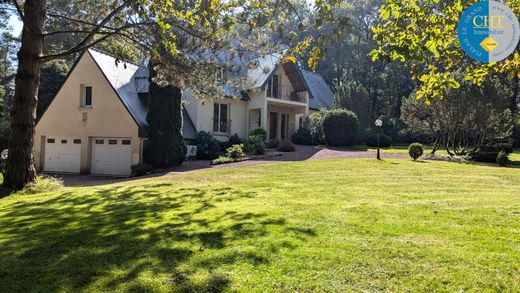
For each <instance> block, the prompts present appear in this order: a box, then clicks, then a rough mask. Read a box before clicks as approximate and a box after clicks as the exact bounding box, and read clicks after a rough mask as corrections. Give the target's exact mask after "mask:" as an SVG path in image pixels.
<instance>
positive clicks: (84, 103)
mask: <svg viewBox="0 0 520 293" xmlns="http://www.w3.org/2000/svg"><path fill="white" fill-rule="evenodd" d="M81 107H85V108H90V107H92V86H90V85H82V86H81Z"/></svg>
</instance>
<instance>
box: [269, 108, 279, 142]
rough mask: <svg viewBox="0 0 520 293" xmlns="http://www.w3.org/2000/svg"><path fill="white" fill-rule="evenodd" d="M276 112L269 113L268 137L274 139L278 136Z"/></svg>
mask: <svg viewBox="0 0 520 293" xmlns="http://www.w3.org/2000/svg"><path fill="white" fill-rule="evenodd" d="M277 133H278V113H275V112H271V113H269V139H276V138H277V137H278V135H277Z"/></svg>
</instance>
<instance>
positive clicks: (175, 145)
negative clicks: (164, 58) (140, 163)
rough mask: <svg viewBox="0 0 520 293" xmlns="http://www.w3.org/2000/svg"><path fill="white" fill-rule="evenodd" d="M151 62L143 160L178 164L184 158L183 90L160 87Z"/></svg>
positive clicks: (157, 163) (152, 163)
mask: <svg viewBox="0 0 520 293" xmlns="http://www.w3.org/2000/svg"><path fill="white" fill-rule="evenodd" d="M155 62H156V60H155V61H152V62H151V63H150V77H149V83H150V98H149V99H150V103H149V108H150V109H149V110H148V114H147V116H146V121H147V122H148V126H149V127H148V143H147V151H146V153H145V155H146V159H145V161H146V162H147V163H149V164H151V165H152V166H154V167H167V166H177V165H180V164H182V162H183V161H184V160H185V159H186V145H184V138H183V137H182V111H181V107H179V105H180V104H181V100H182V92H181V90H180V89H179V88H177V87H173V86H166V87H161V86H159V85H158V84H157V83H155V82H154V81H153V79H154V78H155V77H156V73H155V71H154V70H153V67H154V66H155V65H157V63H155Z"/></svg>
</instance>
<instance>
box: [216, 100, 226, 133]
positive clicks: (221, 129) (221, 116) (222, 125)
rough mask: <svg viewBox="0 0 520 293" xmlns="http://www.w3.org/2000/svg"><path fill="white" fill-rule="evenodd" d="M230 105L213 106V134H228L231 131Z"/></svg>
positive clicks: (217, 104)
mask: <svg viewBox="0 0 520 293" xmlns="http://www.w3.org/2000/svg"><path fill="white" fill-rule="evenodd" d="M229 108H230V107H229V105H228V104H220V103H214V104H213V132H218V133H228V132H229V131H230V129H229V127H230V125H229V124H230V120H229Z"/></svg>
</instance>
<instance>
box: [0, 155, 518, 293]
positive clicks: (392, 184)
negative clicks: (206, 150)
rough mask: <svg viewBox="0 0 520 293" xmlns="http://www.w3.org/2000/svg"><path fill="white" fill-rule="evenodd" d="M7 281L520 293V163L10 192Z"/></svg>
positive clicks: (295, 171)
mask: <svg viewBox="0 0 520 293" xmlns="http://www.w3.org/2000/svg"><path fill="white" fill-rule="evenodd" d="M0 247H1V249H0V288H1V291H3V292H56V291H62V292H65V291H69V292H81V291H89V292H101V291H103V292H106V291H136V292H144V291H148V292H167V291H193V292H202V291H243V292H250V291H280V292H282V291H283V292H285V291H308V292H310V291H370V292H373V291H413V292H420V291H422V292H432V291H448V292H454V291H459V292H460V291H501V292H518V291H520V169H519V168H499V167H494V166H485V165H469V164H457V163H448V162H432V161H426V162H416V163H414V162H411V161H407V160H387V161H376V160H373V159H372V160H368V159H346V160H329V161H307V162H298V163H282V164H276V165H264V166H256V167H245V168H230V169H221V170H209V171H203V172H195V173H190V174H184V175H174V176H165V177H157V178H150V179H143V180H138V181H133V182H129V183H124V184H117V185H107V186H101V187H89V188H64V189H62V190H60V191H57V192H50V193H41V194H37V195H12V196H9V197H7V198H3V199H1V200H0Z"/></svg>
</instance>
